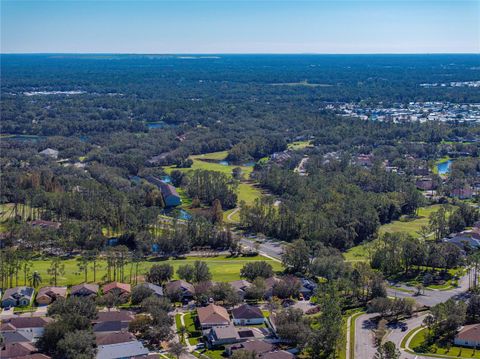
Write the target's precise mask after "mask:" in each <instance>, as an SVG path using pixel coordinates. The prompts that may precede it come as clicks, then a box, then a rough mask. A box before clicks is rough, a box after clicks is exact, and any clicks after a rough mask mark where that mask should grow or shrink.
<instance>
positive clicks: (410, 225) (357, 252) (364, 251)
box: [344, 204, 441, 262]
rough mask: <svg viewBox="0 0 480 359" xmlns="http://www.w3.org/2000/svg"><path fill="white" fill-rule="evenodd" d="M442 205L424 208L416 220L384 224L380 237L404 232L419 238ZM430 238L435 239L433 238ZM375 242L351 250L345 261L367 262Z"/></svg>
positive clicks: (420, 210) (381, 227) (379, 231)
mask: <svg viewBox="0 0 480 359" xmlns="http://www.w3.org/2000/svg"><path fill="white" fill-rule="evenodd" d="M440 207H441V206H440V205H438V204H435V205H432V206H428V207H422V208H420V209H419V210H418V217H417V218H415V219H408V218H403V219H400V220H398V221H393V222H391V223H388V224H384V225H382V226H380V229H379V230H378V234H379V236H382V235H383V234H385V233H395V232H404V233H408V234H410V235H412V236H414V237H418V236H419V234H418V231H420V229H421V228H422V226H426V225H428V221H429V218H428V217H429V216H430V214H432V213H433V212H436V211H438V210H439V209H440ZM430 238H432V239H433V237H432V236H430ZM375 241H376V239H375V240H373V241H372V242H370V243H366V244H361V245H358V246H355V247H353V248H351V249H349V250H348V251H347V252H346V253H344V256H345V259H346V260H347V261H350V262H355V261H365V260H367V258H368V248H369V247H371V246H373V245H374V242H375Z"/></svg>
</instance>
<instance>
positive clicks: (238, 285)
mask: <svg viewBox="0 0 480 359" xmlns="http://www.w3.org/2000/svg"><path fill="white" fill-rule="evenodd" d="M230 285H231V286H232V287H233V289H235V291H236V292H237V294H238V295H239V296H240V298H242V299H243V298H245V294H246V293H247V289H248V288H249V287H250V286H251V285H252V283H250V282H248V281H246V280H244V279H240V280H235V281H233V282H230Z"/></svg>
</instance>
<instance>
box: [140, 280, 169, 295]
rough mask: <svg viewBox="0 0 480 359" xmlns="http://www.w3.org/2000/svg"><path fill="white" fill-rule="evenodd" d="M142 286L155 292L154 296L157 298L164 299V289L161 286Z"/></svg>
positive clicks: (148, 284) (147, 284) (146, 284)
mask: <svg viewBox="0 0 480 359" xmlns="http://www.w3.org/2000/svg"><path fill="white" fill-rule="evenodd" d="M140 285H143V286H145V287H147V288H148V289H150V290H152V291H153V295H155V296H157V297H163V288H162V287H160V286H159V285H156V284H153V283H147V282H145V283H142V284H140Z"/></svg>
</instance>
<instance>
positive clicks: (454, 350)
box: [402, 328, 480, 358]
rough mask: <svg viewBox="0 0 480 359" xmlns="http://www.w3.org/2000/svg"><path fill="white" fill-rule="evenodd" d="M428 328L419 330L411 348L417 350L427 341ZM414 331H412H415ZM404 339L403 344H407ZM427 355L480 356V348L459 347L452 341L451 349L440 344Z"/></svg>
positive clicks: (445, 356) (444, 356)
mask: <svg viewBox="0 0 480 359" xmlns="http://www.w3.org/2000/svg"><path fill="white" fill-rule="evenodd" d="M417 329H418V328H416V329H414V330H413V331H416V330H417ZM427 330H428V329H427V328H424V329H422V330H420V331H419V332H417V333H416V334H415V335H414V336H413V337H412V340H411V341H410V345H409V346H410V349H412V350H415V348H416V347H418V346H420V345H422V343H423V342H424V341H425V336H426V334H427ZM413 331H412V332H413ZM405 344H406V341H405V343H403V341H402V345H405ZM425 354H426V355H427V356H436V355H438V356H441V357H443V358H480V351H479V350H476V351H475V350H473V349H471V348H463V347H458V346H454V345H453V343H452V346H451V347H450V349H447V348H444V347H440V346H438V345H436V346H434V347H433V348H432V349H431V351H429V352H427V353H425Z"/></svg>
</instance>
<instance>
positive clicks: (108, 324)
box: [0, 282, 163, 359]
mask: <svg viewBox="0 0 480 359" xmlns="http://www.w3.org/2000/svg"><path fill="white" fill-rule="evenodd" d="M144 285H146V286H147V287H148V288H150V289H151V290H152V292H153V295H158V296H162V295H163V288H162V287H160V286H157V285H155V284H151V283H144ZM67 292H68V289H67V287H56V286H48V287H43V288H40V289H39V290H38V292H37V293H36V296H35V290H34V288H31V287H25V286H23V287H15V288H10V289H7V290H6V291H5V293H4V295H3V297H2V302H1V304H2V307H3V308H12V307H24V306H29V305H31V304H32V303H33V302H34V301H35V302H36V303H37V304H38V305H39V306H46V305H49V304H51V303H52V302H53V301H55V300H57V299H58V298H66V297H67V295H70V296H75V297H80V298H86V297H93V298H95V297H97V296H99V295H104V296H105V295H110V294H113V295H115V296H118V297H123V298H124V299H126V300H128V298H129V297H130V294H131V286H130V284H127V283H120V282H111V283H107V284H105V285H104V286H103V287H102V288H101V290H100V286H99V285H97V284H92V283H83V284H79V285H76V286H73V287H71V288H70V290H69V294H68V293H67ZM44 314H45V311H40V312H33V313H26V314H23V315H22V314H20V315H16V314H7V315H6V316H5V315H3V314H2V316H1V325H0V336H1V337H2V338H3V341H2V343H1V344H0V348H1V350H0V358H2V359H4V358H5V359H8V358H15V359H27V358H31V359H47V358H48V357H47V356H45V355H43V354H40V353H38V350H37V348H36V347H35V343H36V341H37V340H38V339H39V338H40V337H41V336H42V335H43V333H44V331H45V326H46V325H47V324H48V323H49V322H50V321H52V320H53V319H52V318H49V317H45V316H44ZM24 315H26V316H24ZM134 318H135V316H134V314H133V312H130V311H127V310H108V311H100V312H99V313H98V316H97V318H96V319H94V320H92V330H93V333H94V334H95V337H96V342H97V356H96V358H97V359H120V358H147V357H150V356H151V355H150V354H149V350H148V349H147V348H146V347H145V346H144V345H143V344H142V343H141V342H140V341H137V339H136V338H135V336H134V335H133V334H132V333H129V332H128V325H129V323H130V322H131V321H132V320H133V319H134ZM156 357H158V356H156Z"/></svg>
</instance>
